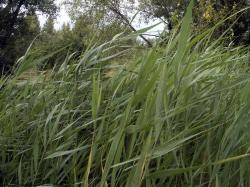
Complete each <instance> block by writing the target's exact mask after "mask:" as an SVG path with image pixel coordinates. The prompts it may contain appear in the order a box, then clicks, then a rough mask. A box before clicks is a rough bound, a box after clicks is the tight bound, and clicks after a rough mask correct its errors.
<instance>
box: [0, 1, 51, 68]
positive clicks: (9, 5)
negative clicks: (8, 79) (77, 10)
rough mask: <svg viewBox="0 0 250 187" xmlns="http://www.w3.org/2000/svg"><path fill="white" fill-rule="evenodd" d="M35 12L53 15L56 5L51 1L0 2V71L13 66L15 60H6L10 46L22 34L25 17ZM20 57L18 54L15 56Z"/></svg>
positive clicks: (25, 22)
mask: <svg viewBox="0 0 250 187" xmlns="http://www.w3.org/2000/svg"><path fill="white" fill-rule="evenodd" d="M36 12H42V13H44V14H50V15H52V14H54V13H55V12H56V5H55V4H54V1H53V0H43V1H38V0H0V18H1V19H0V71H1V72H2V71H6V69H9V67H10V66H12V65H13V63H14V61H15V58H17V56H16V57H15V58H11V59H8V58H6V56H9V54H10V53H12V54H15V51H10V50H8V49H9V48H12V47H11V46H10V45H11V44H13V43H14V41H15V40H16V39H17V38H18V37H20V35H21V33H23V31H22V29H23V26H24V25H26V24H27V20H26V18H27V16H29V15H35V14H36ZM17 55H20V54H17Z"/></svg>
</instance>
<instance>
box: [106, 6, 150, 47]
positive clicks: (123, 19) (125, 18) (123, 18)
mask: <svg viewBox="0 0 250 187" xmlns="http://www.w3.org/2000/svg"><path fill="white" fill-rule="evenodd" d="M108 8H109V9H110V10H111V11H112V12H113V13H115V14H116V15H118V16H119V17H120V19H121V20H122V21H123V23H124V24H126V25H127V26H128V27H129V28H130V29H131V30H132V31H134V32H136V31H137V30H136V29H135V28H134V27H133V25H131V23H130V21H129V20H128V18H127V17H126V16H124V15H123V14H122V13H121V12H120V11H119V10H118V9H116V8H114V7H112V6H108ZM139 36H140V37H141V38H142V39H143V40H144V41H145V42H146V44H147V45H148V47H152V46H153V45H152V44H151V42H150V41H149V40H148V39H147V38H145V37H144V36H143V35H141V34H140V35H139Z"/></svg>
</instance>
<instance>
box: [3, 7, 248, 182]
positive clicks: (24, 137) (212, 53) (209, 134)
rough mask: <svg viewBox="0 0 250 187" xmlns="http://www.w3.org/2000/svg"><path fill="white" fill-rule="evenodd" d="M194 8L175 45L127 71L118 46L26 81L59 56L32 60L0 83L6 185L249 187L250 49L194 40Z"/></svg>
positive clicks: (205, 39)
mask: <svg viewBox="0 0 250 187" xmlns="http://www.w3.org/2000/svg"><path fill="white" fill-rule="evenodd" d="M191 7H192V6H191V5H190V6H189V8H188V10H187V13H186V16H185V18H184V20H183V23H182V26H181V28H180V30H179V29H178V30H179V31H177V30H176V32H174V33H173V34H172V35H171V36H170V38H169V39H168V44H167V45H166V47H164V48H161V47H160V46H159V45H157V44H156V45H155V46H154V47H153V48H152V49H149V50H148V51H147V52H146V53H145V55H143V56H142V57H138V58H136V59H134V60H131V62H129V64H127V65H124V66H122V65H121V66H116V67H112V66H111V65H110V64H109V63H107V62H108V61H109V60H110V59H112V58H113V57H116V55H113V56H108V57H105V56H103V54H104V53H105V51H107V50H112V49H113V48H114V47H116V46H114V45H115V44H114V41H111V42H107V43H105V44H103V45H101V46H98V47H93V48H88V49H87V50H86V52H85V53H84V54H83V55H82V56H81V57H80V58H79V60H76V59H75V58H72V57H73V56H74V54H72V55H70V54H68V55H67V57H66V59H65V61H64V62H63V64H62V65H61V67H60V68H59V69H58V70H56V71H51V72H49V73H48V74H47V75H46V78H45V77H44V76H43V75H41V77H39V76H38V77H37V78H36V79H35V80H32V79H27V80H25V81H24V80H18V77H19V75H20V74H22V72H23V71H26V70H27V69H29V68H32V66H33V65H34V64H39V63H40V62H42V61H43V60H45V59H46V58H49V57H50V56H51V55H53V54H49V55H48V56H45V57H43V58H42V59H37V60H35V61H32V63H31V62H30V61H29V60H28V59H29V58H27V56H24V57H23V59H22V60H21V63H20V66H19V68H18V70H17V73H16V75H14V76H13V77H11V78H8V79H3V80H2V81H1V82H0V84H1V85H0V87H1V92H0V124H1V126H0V160H1V162H0V181H1V184H2V185H4V186H8V185H20V186H22V185H26V186H39V185H40V186H41V185H50V186H63V185H64V186H128V187H130V186H135V187H137V186H146V187H151V186H218V187H219V186H249V185H250V179H249V174H250V169H249V167H248V166H249V161H250V159H249V156H250V153H249V148H250V147H249V143H250V142H249V139H250V133H249V125H250V120H249V117H248V116H249V111H250V102H249V93H250V83H249V81H250V75H249V73H248V71H249V65H248V60H249V53H248V49H247V48H244V47H237V48H230V47H223V46H220V45H219V44H220V42H221V41H222V39H221V38H220V39H218V40H216V41H210V36H211V34H212V32H213V29H214V28H212V29H210V30H207V31H205V32H204V33H202V34H200V35H198V36H191V29H190V27H191V19H192V14H191ZM136 34H138V33H135V34H134V35H136ZM134 35H131V36H129V37H133V36H134ZM127 38H128V37H127ZM127 38H119V37H118V38H117V39H116V40H123V39H127ZM118 43H119V42H118ZM55 53H56V52H55ZM121 54H122V53H119V54H117V55H121ZM26 55H28V53H27V54H26ZM114 68H115V69H116V73H115V74H114V75H112V76H111V77H110V78H107V77H106V76H105V71H106V70H109V69H114Z"/></svg>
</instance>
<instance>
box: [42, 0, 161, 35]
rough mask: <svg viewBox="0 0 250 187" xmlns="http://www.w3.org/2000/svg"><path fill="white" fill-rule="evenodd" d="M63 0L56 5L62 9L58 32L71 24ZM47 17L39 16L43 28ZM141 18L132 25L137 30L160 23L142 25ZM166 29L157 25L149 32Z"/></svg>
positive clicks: (58, 18) (57, 25) (150, 22)
mask: <svg viewBox="0 0 250 187" xmlns="http://www.w3.org/2000/svg"><path fill="white" fill-rule="evenodd" d="M62 1H63V0H56V1H55V2H56V4H57V6H59V7H60V12H59V13H58V16H57V18H56V21H55V29H56V30H59V29H60V28H61V27H62V25H63V24H64V23H70V18H69V15H68V14H67V11H66V9H65V7H64V6H63V5H62V4H61V3H62ZM46 19H47V18H46V16H44V15H39V20H40V25H41V27H42V26H43V25H44V24H45V22H46ZM139 19H140V18H139V17H137V19H135V20H134V22H133V23H132V25H133V26H134V27H135V28H136V29H142V28H145V27H149V26H151V25H155V24H157V23H159V22H160V21H159V20H153V21H149V23H147V24H146V23H141V22H139ZM163 29H164V24H163V23H162V24H159V25H157V26H156V27H154V28H153V29H151V30H150V31H149V32H147V33H148V34H156V35H157V34H159V33H161V32H162V31H163Z"/></svg>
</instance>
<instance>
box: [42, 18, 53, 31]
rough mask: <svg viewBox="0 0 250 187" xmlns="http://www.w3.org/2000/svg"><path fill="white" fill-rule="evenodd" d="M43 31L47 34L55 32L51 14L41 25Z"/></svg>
mask: <svg viewBox="0 0 250 187" xmlns="http://www.w3.org/2000/svg"><path fill="white" fill-rule="evenodd" d="M43 31H44V32H45V33H46V34H49V35H53V34H54V33H55V29H54V18H53V17H52V16H49V18H48V19H47V22H46V23H45V25H44V27H43Z"/></svg>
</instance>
